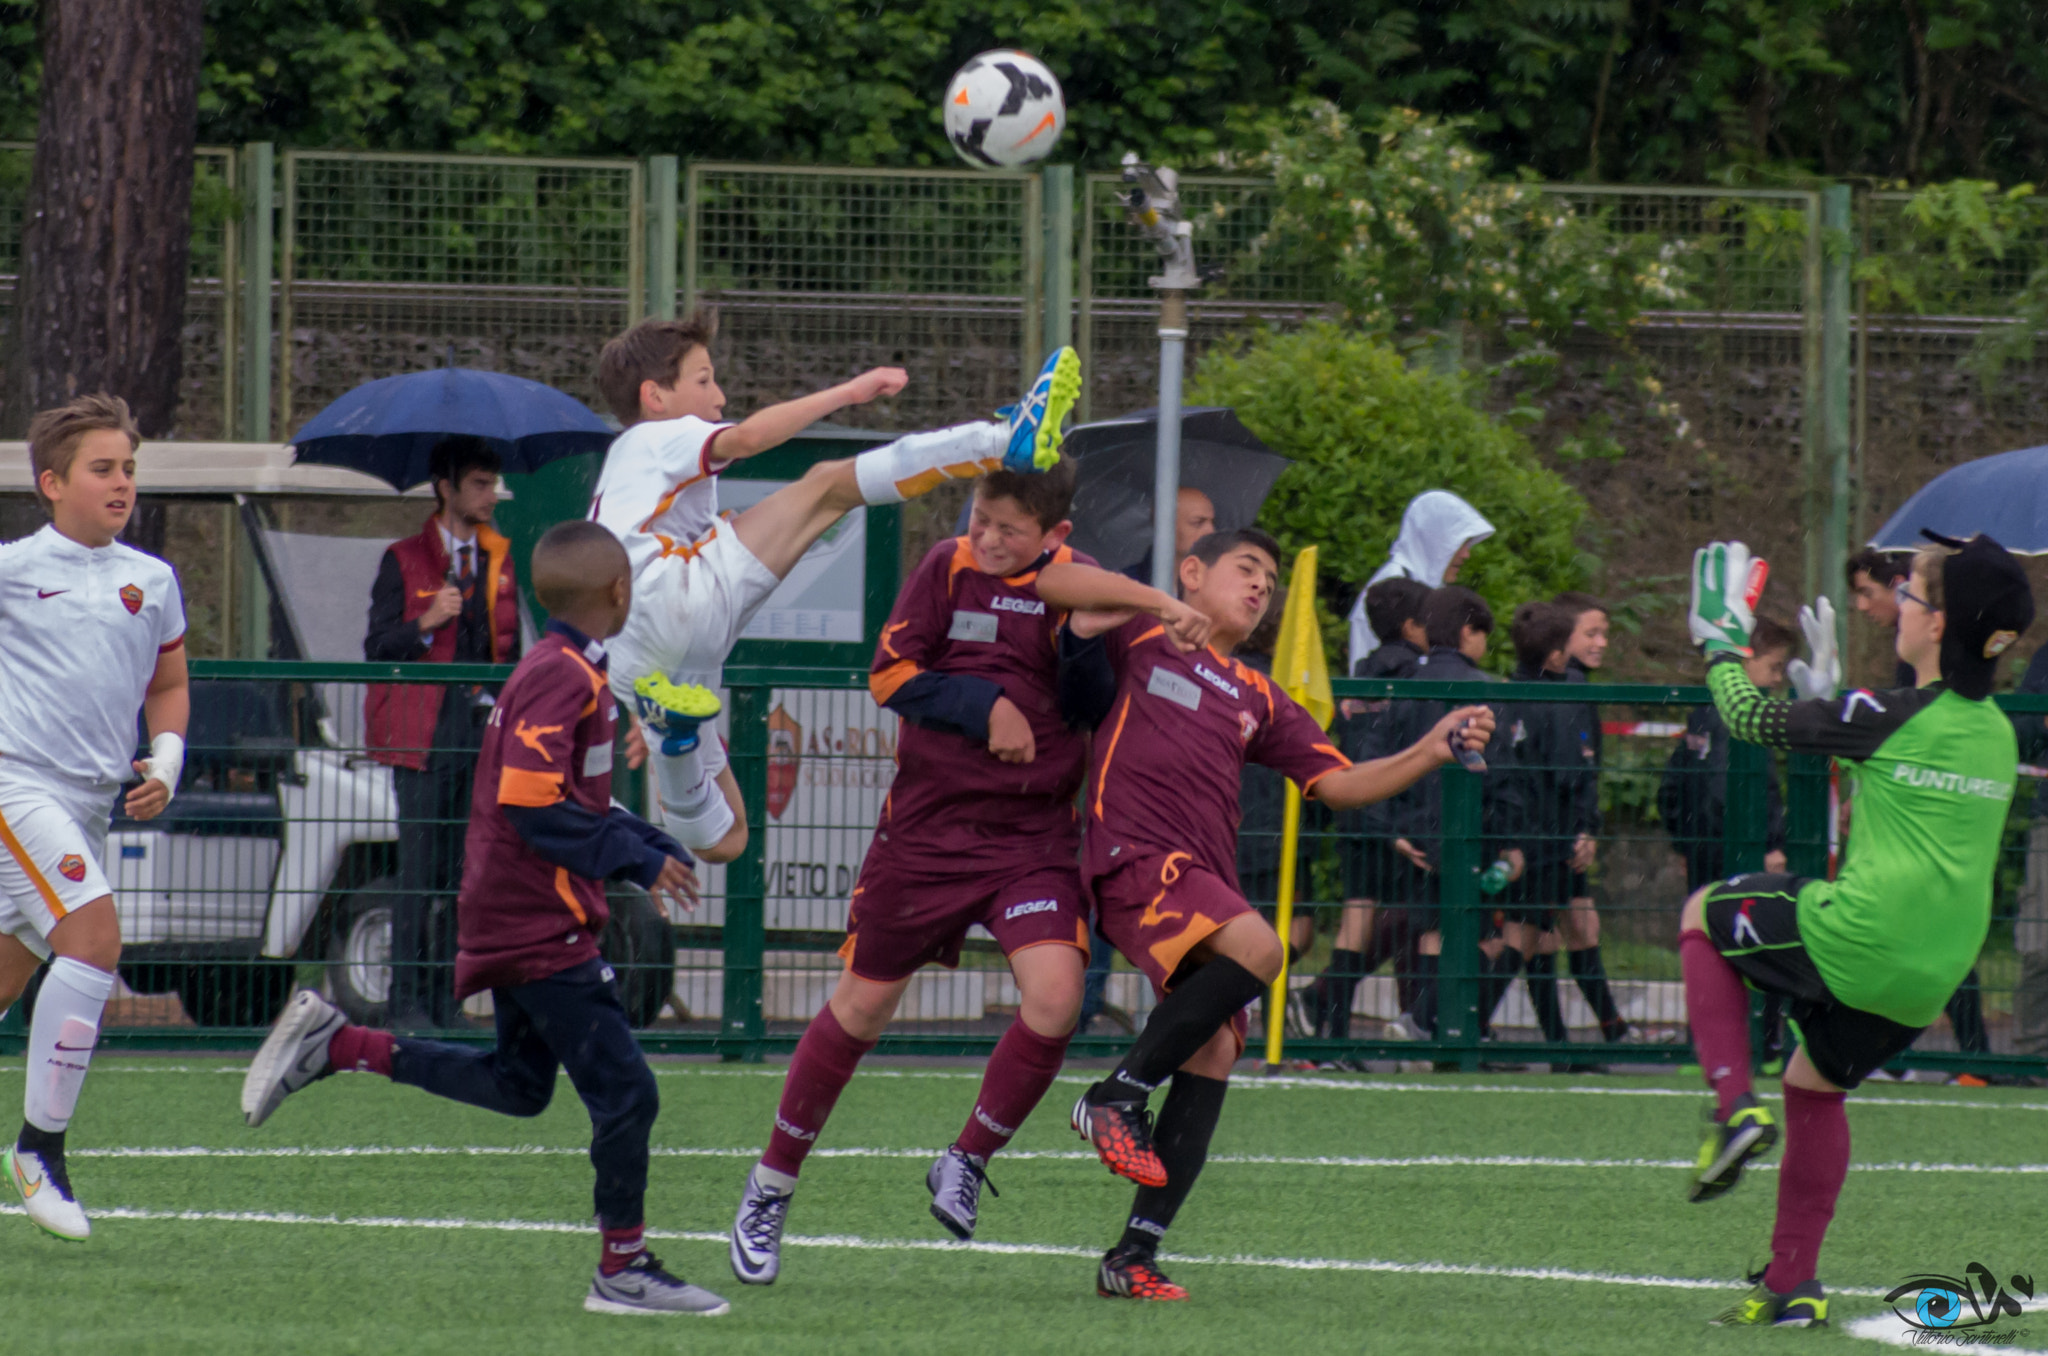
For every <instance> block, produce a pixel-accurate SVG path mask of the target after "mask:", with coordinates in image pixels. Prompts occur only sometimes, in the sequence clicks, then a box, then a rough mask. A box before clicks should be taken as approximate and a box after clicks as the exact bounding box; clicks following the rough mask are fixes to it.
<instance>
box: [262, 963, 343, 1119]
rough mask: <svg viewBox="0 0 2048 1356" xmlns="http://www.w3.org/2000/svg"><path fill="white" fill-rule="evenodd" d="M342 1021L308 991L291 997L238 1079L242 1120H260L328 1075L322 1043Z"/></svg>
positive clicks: (336, 1011) (333, 1008)
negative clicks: (309, 1085) (295, 1094)
mask: <svg viewBox="0 0 2048 1356" xmlns="http://www.w3.org/2000/svg"><path fill="white" fill-rule="evenodd" d="M347 1025H348V1018H347V1017H346V1016H344V1015H343V1014H342V1011H341V1009H340V1008H338V1007H336V1006H334V1004H332V1003H330V1002H328V1001H327V1000H326V999H324V998H322V997H321V996H320V995H319V994H317V993H314V992H313V991H312V990H311V989H301V990H299V991H298V992H297V993H296V994H294V995H292V1001H291V1002H290V1003H288V1004H286V1005H285V1010H284V1013H283V1015H281V1016H280V1017H279V1018H278V1019H277V1024H276V1025H274V1026H272V1027H271V1028H270V1035H269V1036H267V1037H266V1038H265V1039H264V1041H263V1048H262V1049H260V1050H258V1051H257V1052H256V1058H255V1059H253V1060H251V1061H250V1063H249V1073H248V1076H247V1077H245V1078H243V1080H242V1119H243V1120H245V1121H247V1122H248V1123H249V1124H250V1125H251V1126H257V1125H261V1124H263V1122H265V1121H267V1120H269V1119H270V1113H271V1112H273V1111H275V1110H277V1109H278V1107H279V1106H281V1105H283V1103H284V1099H285V1098H286V1097H288V1096H290V1095H291V1094H292V1093H295V1092H297V1091H298V1090H299V1089H300V1088H303V1087H305V1086H306V1085H307V1084H308V1083H311V1082H312V1081H313V1080H314V1079H316V1078H324V1077H326V1076H327V1075H328V1074H330V1073H332V1072H333V1071H334V1066H333V1064H332V1063H331V1062H330V1061H329V1060H328V1058H327V1043H328V1042H329V1041H331V1040H333V1039H334V1033H335V1032H337V1031H339V1030H341V1029H342V1028H343V1027H344V1026H347Z"/></svg>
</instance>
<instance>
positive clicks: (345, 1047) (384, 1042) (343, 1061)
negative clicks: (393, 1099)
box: [327, 1026, 397, 1078]
mask: <svg viewBox="0 0 2048 1356" xmlns="http://www.w3.org/2000/svg"><path fill="white" fill-rule="evenodd" d="M396 1043H397V1042H396V1039H395V1038H394V1037H393V1036H392V1034H391V1033H390V1032H389V1031H378V1030H376V1029H375V1028H373V1027H367V1026H345V1027H343V1028H342V1029H341V1030H339V1031H337V1032H335V1033H334V1035H333V1036H332V1037H331V1038H330V1039H329V1040H328V1042H327V1059H328V1062H329V1063H331V1064H332V1065H334V1067H335V1068H337V1069H353V1070H355V1071H356V1072H357V1073H373V1074H383V1075H384V1076H385V1077H386V1078H389V1077H391V1047H392V1046H393V1045H394V1044H396Z"/></svg>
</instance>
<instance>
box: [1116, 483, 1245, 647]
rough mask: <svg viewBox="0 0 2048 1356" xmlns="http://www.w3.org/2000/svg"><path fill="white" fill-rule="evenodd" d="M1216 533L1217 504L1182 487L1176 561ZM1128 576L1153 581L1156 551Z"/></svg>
mask: <svg viewBox="0 0 2048 1356" xmlns="http://www.w3.org/2000/svg"><path fill="white" fill-rule="evenodd" d="M1215 530H1216V504H1215V502H1214V501H1213V500H1211V499H1210V498H1209V496H1208V495H1206V494H1204V493H1203V492H1202V491H1200V490H1198V489H1196V488H1195V487H1194V486H1192V485H1183V486H1181V487H1180V493H1179V494H1177V495H1175V496H1174V514H1173V558H1174V559H1175V560H1180V559H1183V558H1184V557H1185V556H1186V555H1187V553H1188V551H1189V550H1190V549H1192V548H1193V547H1194V544H1195V543H1196V542H1198V541H1200V540H1201V539H1202V538H1204V537H1206V536H1208V535H1209V534H1210V533H1211V532H1214V531H1215ZM1124 576H1125V577H1126V578H1128V579H1135V580H1137V581H1138V582H1139V583H1140V584H1149V583H1151V582H1152V549H1151V548H1150V547H1149V546H1148V547H1147V548H1146V549H1145V554H1144V555H1142V556H1140V557H1139V558H1138V562H1137V564H1135V565H1133V566H1131V567H1130V568H1129V569H1128V570H1125V571H1124ZM1275 625H1276V626H1277V625H1278V623H1275Z"/></svg>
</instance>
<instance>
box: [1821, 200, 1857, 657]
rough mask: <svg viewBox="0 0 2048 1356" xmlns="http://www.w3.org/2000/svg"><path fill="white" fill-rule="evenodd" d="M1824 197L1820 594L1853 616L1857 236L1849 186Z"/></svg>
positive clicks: (1838, 611)
mask: <svg viewBox="0 0 2048 1356" xmlns="http://www.w3.org/2000/svg"><path fill="white" fill-rule="evenodd" d="M1820 196H1821V230H1822V250H1823V251H1824V255H1825V257H1824V259H1823V261H1822V272H1821V288H1820V295H1821V339H1820V353H1821V357H1820V371H1821V393H1820V404H1821V431H1822V439H1823V441H1822V446H1823V449H1824V451H1825V452H1826V456H1827V493H1828V501H1827V514H1826V518H1825V526H1824V529H1823V535H1822V538H1821V544H1820V556H1821V559H1820V572H1821V578H1820V587H1819V590H1818V591H1819V592H1821V593H1825V594H1826V595H1827V596H1828V598H1829V599H1830V600H1831V601H1832V602H1833V603H1834V605H1835V613H1836V615H1837V616H1841V617H1847V616H1848V615H1849V611H1848V606H1847V602H1848V580H1847V579H1846V578H1845V577H1844V576H1843V573H1842V562H1843V561H1845V560H1847V559H1848V558H1849V510H1850V504H1849V496H1850V493H1851V490H1850V487H1849V455H1850V439H1849V432H1850V430H1849V272H1850V268H1851V266H1852V265H1853V263H1854V262H1855V236H1854V235H1853V234H1852V233H1851V232H1850V229H1849V227H1850V217H1849V186H1848V185H1847V184H1835V185H1833V186H1832V187H1829V188H1826V189H1823V190H1822V191H1821V195H1820ZM1859 488H1860V487H1859Z"/></svg>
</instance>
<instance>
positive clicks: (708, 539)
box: [605, 522, 782, 710]
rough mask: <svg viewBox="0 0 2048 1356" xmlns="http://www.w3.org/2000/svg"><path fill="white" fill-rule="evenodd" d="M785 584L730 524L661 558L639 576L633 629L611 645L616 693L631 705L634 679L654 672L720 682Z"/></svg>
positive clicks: (681, 680) (688, 680) (719, 525)
mask: <svg viewBox="0 0 2048 1356" xmlns="http://www.w3.org/2000/svg"><path fill="white" fill-rule="evenodd" d="M781 584H782V581H781V580H780V579H777V578H776V577H775V574H774V572H773V571H771V570H770V569H769V568H768V567H767V566H766V565H763V564H762V563H761V562H760V561H759V560H757V559H755V558H754V553H753V552H752V551H749V550H748V549H747V548H746V544H745V543H743V542H742V541H741V540H740V538H739V534H738V533H737V532H735V531H733V528H732V524H731V523H730V522H720V523H716V524H714V525H713V526H712V527H711V529H710V530H709V531H707V532H706V533H705V534H704V535H703V536H702V537H699V538H698V539H697V541H696V542H695V543H694V544H692V545H690V546H686V547H684V548H682V549H680V550H678V551H676V552H674V553H673V554H670V555H666V556H663V557H661V558H660V559H659V560H656V561H655V562H654V563H653V564H651V565H649V566H648V567H647V568H646V569H644V570H642V571H641V572H640V573H639V574H638V575H637V576H635V577H634V580H633V610H632V612H631V613H630V614H628V615H627V617H626V629H625V630H623V631H621V632H619V634H618V635H616V636H614V637H613V638H612V639H611V640H609V641H607V642H606V643H605V648H606V649H607V650H609V651H610V652H611V657H612V659H611V668H610V675H611V684H612V692H613V693H614V694H615V695H616V696H617V697H618V699H619V700H620V701H621V702H623V703H624V704H625V705H626V708H627V709H628V710H631V709H632V706H633V684H634V683H635V682H636V681H638V680H639V679H641V678H643V677H645V676H646V675H648V674H650V673H662V674H666V675H667V676H668V678H669V680H670V681H671V682H676V683H702V684H704V685H705V686H706V687H717V686H718V685H719V677H718V674H719V670H720V669H722V668H724V667H725V660H726V656H727V655H729V654H731V653H732V647H733V646H734V645H736V644H738V643H739V638H740V632H742V631H744V630H746V629H747V624H748V623H749V622H751V621H753V619H754V614H755V613H756V612H759V611H760V610H761V604H763V603H765V602H767V601H768V595H770V594H771V593H773V592H775V590H776V589H777V588H778V587H780V586H781Z"/></svg>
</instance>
